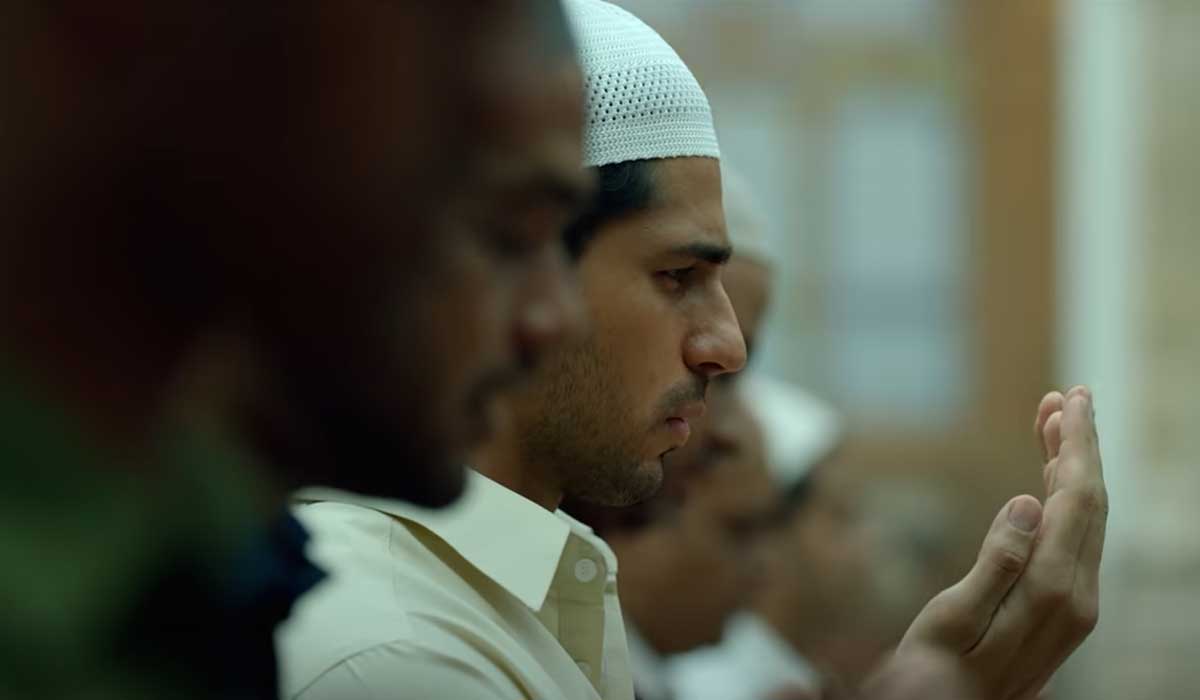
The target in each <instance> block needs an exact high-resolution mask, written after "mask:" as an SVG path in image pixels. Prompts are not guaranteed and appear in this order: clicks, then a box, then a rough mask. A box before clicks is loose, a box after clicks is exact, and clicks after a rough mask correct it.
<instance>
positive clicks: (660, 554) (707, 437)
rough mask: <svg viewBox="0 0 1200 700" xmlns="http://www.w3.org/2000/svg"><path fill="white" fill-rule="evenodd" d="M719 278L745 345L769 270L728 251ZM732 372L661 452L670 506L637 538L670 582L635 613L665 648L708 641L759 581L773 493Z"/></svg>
mask: <svg viewBox="0 0 1200 700" xmlns="http://www.w3.org/2000/svg"><path fill="white" fill-rule="evenodd" d="M723 278H724V285H725V289H726V291H727V293H728V295H729V300H730V302H731V304H732V306H733V308H734V310H735V313H736V315H737V319H738V321H739V323H740V327H741V329H742V332H743V334H744V337H745V344H746V347H747V348H748V349H751V350H752V349H753V347H754V341H755V339H756V338H757V336H758V333H759V329H760V327H761V325H762V322H763V318H764V317H765V314H766V310H767V306H768V302H769V292H770V281H771V278H770V271H769V270H768V269H767V268H766V267H765V266H763V265H761V264H759V263H758V262H756V261H754V260H750V259H743V258H739V257H738V256H737V254H736V253H735V254H734V257H733V258H732V259H731V260H730V261H729V263H728V264H727V265H726V267H725V269H724V271H723ZM738 376H739V375H737V374H728V375H723V376H721V377H719V378H717V380H716V381H714V382H713V385H712V387H711V389H710V391H709V402H708V403H709V411H708V413H707V414H706V415H705V416H704V417H703V418H701V419H700V420H697V421H694V423H693V433H692V437H691V439H690V440H689V441H688V443H687V444H686V445H684V446H683V447H682V448H680V449H678V450H676V451H675V452H672V453H671V454H670V455H668V456H667V459H666V465H665V468H666V474H665V479H666V484H665V488H664V494H663V497H662V498H663V500H664V501H666V502H667V503H668V504H670V505H671V506H674V507H675V508H676V509H677V510H676V512H675V513H674V515H667V516H665V517H663V518H662V519H661V520H660V521H659V522H658V523H657V524H655V525H653V526H652V527H651V528H650V529H649V532H648V534H647V535H646V537H647V539H648V540H649V541H651V542H653V543H656V544H657V547H655V548H653V549H651V550H650V553H651V554H652V556H646V557H644V559H645V561H641V560H639V561H638V563H637V568H644V569H650V570H661V571H662V574H661V586H662V587H663V589H668V588H670V589H672V592H671V593H670V595H666V594H665V593H664V595H662V596H659V597H658V598H657V602H656V604H655V605H654V607H653V608H652V609H650V610H648V611H645V612H644V613H643V614H642V615H641V616H640V617H639V618H637V619H635V622H636V623H637V624H638V626H639V631H641V633H642V634H643V635H644V636H646V637H647V638H648V639H650V640H651V641H652V643H654V644H655V646H656V647H657V648H658V649H659V650H660V651H661V652H664V653H674V652H680V651H685V650H687V649H691V648H694V647H696V646H700V645H702V644H707V643H712V642H715V641H717V640H718V639H719V638H720V635H721V631H722V629H723V628H724V626H725V623H726V621H727V619H728V617H729V616H730V615H731V614H733V613H734V612H735V611H737V610H738V609H739V608H741V607H742V606H743V605H745V604H746V603H747V602H748V601H749V600H750V598H751V596H753V594H754V593H755V591H756V590H757V588H758V586H759V585H760V584H761V582H762V574H763V568H762V563H763V562H762V551H761V548H762V543H763V532H764V526H765V523H766V522H767V520H768V519H769V518H770V517H771V516H772V515H773V514H774V512H775V508H776V504H777V497H776V493H775V488H774V485H773V484H772V483H771V480H770V475H769V473H768V471H767V466H766V464H767V463H766V455H765V444H764V442H763V436H762V433H761V431H760V429H759V426H758V424H757V422H756V421H755V419H754V417H753V415H752V414H751V412H750V410H749V407H748V406H747V404H746V400H745V399H744V398H743V397H742V395H741V392H740V390H739V388H738V385H737V380H738ZM647 549H650V547H649V546H647ZM630 568H631V567H628V566H627V567H626V570H629V569H630ZM628 589H629V586H628V585H627V586H625V588H624V589H623V590H628Z"/></svg>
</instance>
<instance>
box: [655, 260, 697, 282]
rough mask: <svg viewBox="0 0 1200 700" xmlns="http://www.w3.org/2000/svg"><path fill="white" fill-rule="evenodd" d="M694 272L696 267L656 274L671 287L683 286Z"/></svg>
mask: <svg viewBox="0 0 1200 700" xmlns="http://www.w3.org/2000/svg"><path fill="white" fill-rule="evenodd" d="M695 271H696V266H695V265H693V266H691V267H680V268H676V269H674V270H663V271H662V272H660V273H658V274H659V275H660V276H661V277H662V278H663V279H665V280H667V281H668V282H669V283H671V284H673V285H683V284H686V283H687V281H688V280H689V279H690V278H691V277H692V273H694V272H695Z"/></svg>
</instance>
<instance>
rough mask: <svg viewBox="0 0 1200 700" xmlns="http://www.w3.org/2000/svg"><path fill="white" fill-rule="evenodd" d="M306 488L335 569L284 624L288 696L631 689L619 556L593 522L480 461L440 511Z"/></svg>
mask: <svg viewBox="0 0 1200 700" xmlns="http://www.w3.org/2000/svg"><path fill="white" fill-rule="evenodd" d="M298 499H299V500H300V501H302V502H311V503H308V504H306V505H300V506H297V507H296V509H295V514H296V517H297V518H298V519H299V520H300V521H301V522H302V523H303V524H304V526H305V527H306V528H307V529H308V531H309V532H310V533H311V535H312V543H311V545H310V546H311V551H310V552H309V554H310V556H311V558H312V559H313V561H314V562H315V563H316V564H317V565H318V566H321V567H322V568H324V569H325V570H326V571H327V572H328V573H329V576H328V578H327V579H326V581H325V582H323V583H322V584H320V585H319V586H318V587H317V588H316V589H315V590H314V591H313V592H312V593H310V594H309V595H307V596H305V597H304V598H302V599H301V600H300V602H299V604H298V605H297V607H296V610H295V611H294V613H293V615H292V617H291V618H289V620H288V621H287V623H285V624H284V625H283V626H282V627H281V629H280V631H279V633H278V634H277V644H278V649H279V658H280V671H281V672H280V684H281V686H282V690H283V697H284V698H292V699H299V700H368V699H375V698H387V699H388V700H429V699H431V698H453V699H454V700H485V699H486V700H535V699H536V700H544V699H545V698H556V699H560V698H561V699H563V700H632V698H633V681H632V677H631V675H630V671H629V652H628V648H627V646H626V639H625V628H624V624H623V622H622V619H621V611H620V604H619V602H618V600H617V579H616V574H617V564H616V559H615V557H614V556H613V554H612V550H610V549H609V548H608V546H607V545H605V544H604V542H603V541H601V540H600V539H599V538H598V537H596V536H595V535H594V534H593V533H592V531H591V529H590V528H588V527H587V526H585V525H583V524H581V523H579V522H577V521H575V520H573V519H571V518H570V517H568V516H566V515H564V514H562V513H551V512H549V511H547V510H545V509H544V508H542V507H540V506H538V505H537V504H535V503H533V502H531V501H529V500H526V499H525V498H523V497H521V496H520V495H518V494H516V493H514V492H513V491H510V490H508V489H506V488H504V487H503V486H500V485H499V484H497V483H495V482H493V481H491V480H489V479H487V478H486V477H484V476H482V475H480V474H478V473H476V472H473V471H472V472H470V479H469V482H468V488H467V492H466V493H465V494H464V496H463V497H462V499H460V500H459V501H458V502H457V503H455V504H454V505H453V506H451V507H450V508H447V509H444V510H438V511H432V510H426V509H421V508H417V507H415V506H412V505H409V504H406V503H400V502H395V501H387V500H381V499H371V498H364V497H359V496H355V495H353V494H348V493H344V492H340V491H335V490H332V489H307V490H305V491H303V492H301V493H300V494H298ZM583 562H588V563H587V564H584V563H583Z"/></svg>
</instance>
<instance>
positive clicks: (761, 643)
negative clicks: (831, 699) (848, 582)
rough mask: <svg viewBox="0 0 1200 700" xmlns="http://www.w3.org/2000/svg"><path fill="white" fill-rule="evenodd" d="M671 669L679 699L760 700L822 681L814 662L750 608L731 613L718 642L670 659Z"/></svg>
mask: <svg viewBox="0 0 1200 700" xmlns="http://www.w3.org/2000/svg"><path fill="white" fill-rule="evenodd" d="M669 671H670V678H671V685H672V687H673V688H674V691H675V697H676V698H678V700H762V698H766V697H769V696H770V695H771V693H774V692H778V691H779V690H781V689H783V688H788V689H805V690H817V689H819V688H820V686H821V682H820V676H819V675H818V674H817V672H816V670H815V669H813V667H812V665H811V664H809V663H808V661H807V660H805V659H804V657H802V656H800V655H799V654H798V653H796V651H795V650H794V649H793V648H792V646H791V645H790V644H788V642H787V641H786V640H784V639H783V638H782V637H780V636H779V633H777V632H776V631H775V629H774V628H773V627H772V626H771V625H770V624H769V623H768V622H767V621H765V620H763V619H762V618H761V617H759V616H758V615H756V614H754V613H751V612H741V613H738V614H737V615H735V616H734V617H733V618H732V619H731V620H730V621H729V624H728V625H727V626H726V628H725V634H724V635H723V636H722V638H721V642H720V643H719V644H717V645H715V646H712V647H707V648H704V649H700V650H697V651H693V652H690V653H688V654H683V655H681V656H678V657H676V658H675V659H673V660H672V661H671V662H670V667H669Z"/></svg>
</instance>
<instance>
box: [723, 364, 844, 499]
mask: <svg viewBox="0 0 1200 700" xmlns="http://www.w3.org/2000/svg"><path fill="white" fill-rule="evenodd" d="M740 386H741V390H742V391H744V392H745V394H744V396H745V397H746V403H747V405H748V406H749V407H750V410H751V411H752V412H753V413H754V416H755V417H756V418H757V419H758V421H759V425H761V426H762V431H763V439H764V440H765V441H766V445H767V461H768V463H769V464H768V466H769V467H770V469H771V475H772V477H773V478H774V479H775V482H776V483H777V484H779V485H780V486H781V487H783V488H787V487H789V486H792V485H793V484H795V483H797V482H799V481H800V480H801V479H803V478H805V477H806V476H808V473H809V471H811V470H812V468H813V467H815V466H817V465H818V464H819V463H820V462H821V460H823V459H825V458H826V457H828V456H829V455H830V454H831V453H832V452H833V450H834V448H835V447H837V444H838V441H839V440H840V439H841V437H842V420H841V417H840V416H839V415H838V414H837V412H836V411H834V410H833V408H831V407H830V406H829V405H828V404H827V403H825V402H824V401H822V400H821V399H819V398H817V397H815V396H813V395H812V394H809V393H808V392H806V391H804V390H802V389H800V388H799V387H797V386H794V385H792V384H790V383H788V382H784V381H781V380H778V379H774V378H772V377H768V376H766V375H764V374H761V373H757V372H751V373H749V374H748V375H747V376H746V377H745V378H743V379H742V381H741V383H740Z"/></svg>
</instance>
